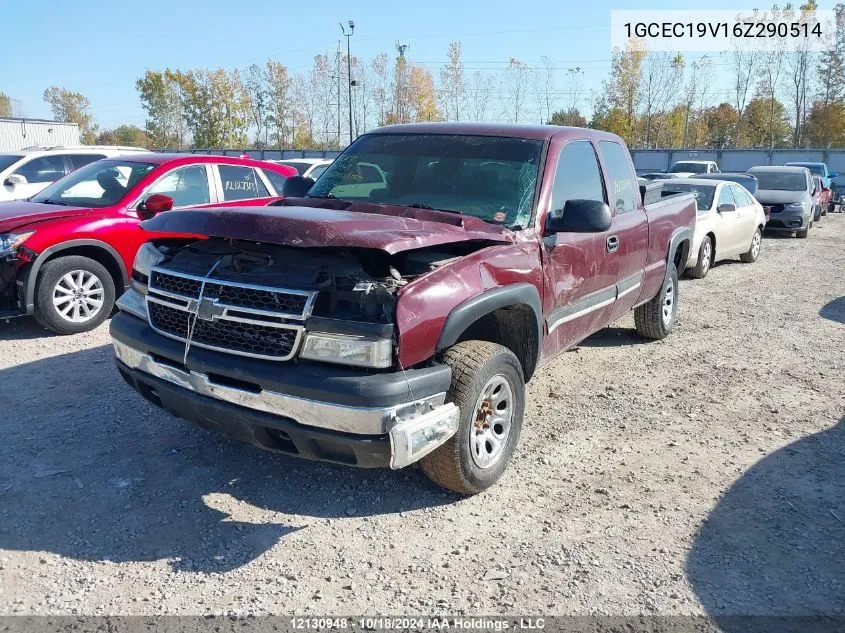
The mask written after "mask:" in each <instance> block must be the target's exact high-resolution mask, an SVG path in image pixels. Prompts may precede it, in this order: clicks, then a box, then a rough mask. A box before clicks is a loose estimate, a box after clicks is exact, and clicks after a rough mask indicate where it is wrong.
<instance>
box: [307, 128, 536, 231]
mask: <svg viewBox="0 0 845 633" xmlns="http://www.w3.org/2000/svg"><path fill="white" fill-rule="evenodd" d="M542 149H543V142H542V141H539V140H530V139H519V138H504V137H494V136H469V135H452V134H370V135H367V136H362V137H361V138H359V139H358V140H357V141H355V142H354V143H353V144H352V145H350V146H349V148H347V150H346V151H345V152H344V153H343V154H342V155H341V156H340V157H339V158H337V159H336V160H335V161H334V162H333V163H332V164H331V165H329V167H328V168H327V169H326V171H325V173H323V175H322V176H321V177H320V179H319V181H317V183H316V184H315V185H314V186H313V187H312V188H311V191H310V192H309V194H308V195H309V197H325V196H327V197H335V198H343V199H346V200H354V201H359V200H361V201H367V202H372V203H375V204H390V205H399V206H412V207H421V208H433V209H442V210H447V211H454V212H457V213H462V214H465V215H473V216H475V217H478V218H481V219H482V220H485V221H487V222H493V223H496V224H504V225H506V226H508V227H510V228H516V227H524V226H526V225H527V224H528V223H529V221H530V219H531V211H532V208H533V203H534V192H535V189H536V186H537V178H538V174H539V165H540V155H541V153H542Z"/></svg>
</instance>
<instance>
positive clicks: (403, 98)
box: [385, 51, 411, 123]
mask: <svg viewBox="0 0 845 633" xmlns="http://www.w3.org/2000/svg"><path fill="white" fill-rule="evenodd" d="M410 86H411V69H410V66H409V65H408V59H407V58H406V57H405V55H404V51H400V54H399V56H398V57H396V62H395V63H394V65H393V82H392V84H391V94H392V98H391V107H390V112H388V114H387V117H386V121H385V122H386V123H409V122H410V121H411V103H410Z"/></svg>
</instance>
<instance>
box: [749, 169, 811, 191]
mask: <svg viewBox="0 0 845 633" xmlns="http://www.w3.org/2000/svg"><path fill="white" fill-rule="evenodd" d="M754 175H755V176H757V182H758V186H759V187H760V189H780V190H781V191H804V190H806V189H807V178H806V177H805V176H804V174H796V173H789V172H783V171H755V172H754Z"/></svg>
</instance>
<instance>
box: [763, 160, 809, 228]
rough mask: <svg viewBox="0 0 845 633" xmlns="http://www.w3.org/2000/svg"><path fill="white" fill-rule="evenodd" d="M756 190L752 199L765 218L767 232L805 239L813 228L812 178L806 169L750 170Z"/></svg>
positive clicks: (767, 168)
mask: <svg viewBox="0 0 845 633" xmlns="http://www.w3.org/2000/svg"><path fill="white" fill-rule="evenodd" d="M748 173H749V174H751V175H753V176H755V177H756V178H757V181H758V183H759V188H758V189H757V192H756V193H755V194H754V197H755V198H757V200H758V201H759V202H760V204H762V205H763V208H764V209H765V210H766V211H767V213H768V215H769V221H768V222H767V223H766V230H767V231H789V232H790V233H791V232H794V233H795V234H796V235H797V236H798V237H807V235H808V234H809V231H810V228H811V227H812V226H813V212H814V209H813V187H814V185H813V178H812V175H811V174H810V170H809V169H807V168H806V167H752V168H751V169H749V170H748Z"/></svg>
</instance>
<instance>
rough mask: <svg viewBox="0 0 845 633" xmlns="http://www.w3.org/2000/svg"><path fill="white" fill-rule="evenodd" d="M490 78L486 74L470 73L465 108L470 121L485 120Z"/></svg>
mask: <svg viewBox="0 0 845 633" xmlns="http://www.w3.org/2000/svg"><path fill="white" fill-rule="evenodd" d="M491 90H492V88H491V85H490V78H489V76H488V75H487V73H483V72H482V71H480V70H476V71H475V72H473V73H472V77H471V78H470V80H469V85H468V87H467V108H468V109H469V119H470V120H471V121H484V120H485V119H486V118H487V105H488V103H489V102H490V93H491Z"/></svg>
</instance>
